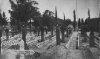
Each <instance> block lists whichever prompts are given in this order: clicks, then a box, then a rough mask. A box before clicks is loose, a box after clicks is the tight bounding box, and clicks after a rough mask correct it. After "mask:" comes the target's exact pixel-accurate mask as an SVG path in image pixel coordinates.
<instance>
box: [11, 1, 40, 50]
mask: <svg viewBox="0 0 100 59" xmlns="http://www.w3.org/2000/svg"><path fill="white" fill-rule="evenodd" d="M9 1H10V3H11V9H12V10H10V11H9V13H10V14H11V24H12V25H16V26H17V28H18V30H20V31H21V28H23V29H22V39H23V41H24V45H25V49H27V46H26V45H27V44H26V34H27V30H26V26H27V23H28V20H31V19H34V18H36V16H37V15H38V14H39V12H38V8H37V7H36V6H35V5H37V4H38V3H37V2H36V1H31V0H16V1H15V2H14V1H13V0H9Z"/></svg>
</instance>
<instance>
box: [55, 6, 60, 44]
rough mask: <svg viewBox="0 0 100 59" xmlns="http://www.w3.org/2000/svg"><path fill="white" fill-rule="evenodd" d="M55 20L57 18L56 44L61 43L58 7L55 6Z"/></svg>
mask: <svg viewBox="0 0 100 59" xmlns="http://www.w3.org/2000/svg"><path fill="white" fill-rule="evenodd" d="M55 20H56V44H57V45H60V27H59V23H58V19H57V9H56V8H55Z"/></svg>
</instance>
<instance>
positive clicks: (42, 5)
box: [0, 0, 100, 20]
mask: <svg viewBox="0 0 100 59" xmlns="http://www.w3.org/2000/svg"><path fill="white" fill-rule="evenodd" d="M36 1H37V2H38V3H39V4H38V6H37V7H38V8H39V11H40V12H41V13H42V14H43V12H44V11H45V10H46V9H48V10H51V11H53V12H55V7H57V11H58V17H59V18H62V19H63V13H65V16H66V19H67V18H70V19H71V20H73V10H74V9H76V0H36ZM88 8H89V9H90V16H91V18H94V17H98V16H99V13H100V0H77V15H78V18H83V19H86V18H87V17H88V14H87V12H88ZM0 9H1V10H2V11H4V12H5V13H6V16H7V17H8V18H9V17H10V15H9V13H8V10H9V9H11V8H10V3H9V0H0Z"/></svg>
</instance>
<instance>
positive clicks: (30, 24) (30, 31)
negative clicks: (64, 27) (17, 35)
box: [30, 19, 31, 33]
mask: <svg viewBox="0 0 100 59" xmlns="http://www.w3.org/2000/svg"><path fill="white" fill-rule="evenodd" d="M30 33H31V19H30Z"/></svg>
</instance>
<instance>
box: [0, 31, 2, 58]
mask: <svg viewBox="0 0 100 59" xmlns="http://www.w3.org/2000/svg"><path fill="white" fill-rule="evenodd" d="M1 37H2V30H0V57H1Z"/></svg>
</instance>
